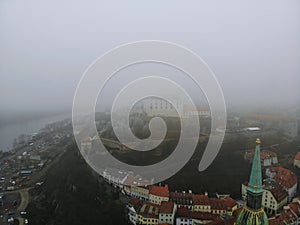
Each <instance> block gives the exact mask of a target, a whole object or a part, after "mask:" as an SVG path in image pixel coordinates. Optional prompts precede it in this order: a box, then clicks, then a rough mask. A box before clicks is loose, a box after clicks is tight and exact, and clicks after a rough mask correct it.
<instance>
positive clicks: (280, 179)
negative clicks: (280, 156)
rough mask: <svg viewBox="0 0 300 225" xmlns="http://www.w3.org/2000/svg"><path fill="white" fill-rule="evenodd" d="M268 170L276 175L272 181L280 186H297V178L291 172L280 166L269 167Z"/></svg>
mask: <svg viewBox="0 0 300 225" xmlns="http://www.w3.org/2000/svg"><path fill="white" fill-rule="evenodd" d="M269 170H270V171H271V172H273V173H276V175H275V176H274V178H273V179H274V180H275V181H276V182H277V183H279V184H280V185H282V186H285V187H287V188H291V187H293V186H294V185H295V184H297V176H296V174H294V173H293V172H292V171H290V170H288V169H286V168H283V167H280V166H278V167H270V168H269Z"/></svg>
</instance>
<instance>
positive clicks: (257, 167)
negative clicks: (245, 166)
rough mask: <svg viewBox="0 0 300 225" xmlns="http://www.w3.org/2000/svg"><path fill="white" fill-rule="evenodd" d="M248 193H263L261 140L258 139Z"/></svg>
mask: <svg viewBox="0 0 300 225" xmlns="http://www.w3.org/2000/svg"><path fill="white" fill-rule="evenodd" d="M247 190H248V191H251V192H252V193H262V192H263V189H262V177H261V160H260V139H256V147H255V153H254V157H253V162H252V169H251V175H250V180H249V186H248V188H247Z"/></svg>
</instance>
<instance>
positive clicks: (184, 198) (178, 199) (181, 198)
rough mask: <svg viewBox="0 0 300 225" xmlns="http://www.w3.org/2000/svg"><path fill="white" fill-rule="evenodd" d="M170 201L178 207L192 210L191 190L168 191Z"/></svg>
mask: <svg viewBox="0 0 300 225" xmlns="http://www.w3.org/2000/svg"><path fill="white" fill-rule="evenodd" d="M170 201H172V202H174V203H176V205H177V207H178V208H182V207H184V208H188V209H189V210H193V194H192V192H188V193H187V192H185V191H183V192H170Z"/></svg>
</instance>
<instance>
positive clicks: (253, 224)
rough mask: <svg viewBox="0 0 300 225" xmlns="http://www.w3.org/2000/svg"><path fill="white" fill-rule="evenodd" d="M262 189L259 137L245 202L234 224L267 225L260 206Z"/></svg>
mask: <svg viewBox="0 0 300 225" xmlns="http://www.w3.org/2000/svg"><path fill="white" fill-rule="evenodd" d="M262 195H263V189H262V176H261V161H260V139H256V146H255V153H254V157H253V162H252V168H251V175H250V180H249V185H248V188H247V204H246V205H245V206H244V207H243V209H242V210H241V212H240V213H239V214H238V216H237V220H236V222H235V225H268V224H269V222H268V218H267V215H266V213H265V211H264V209H263V207H262V204H261V201H262Z"/></svg>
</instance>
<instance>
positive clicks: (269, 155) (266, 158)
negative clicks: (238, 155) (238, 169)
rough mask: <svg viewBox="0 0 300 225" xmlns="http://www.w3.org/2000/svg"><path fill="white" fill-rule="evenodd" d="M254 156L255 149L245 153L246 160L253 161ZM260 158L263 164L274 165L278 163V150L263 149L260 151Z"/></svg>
mask: <svg viewBox="0 0 300 225" xmlns="http://www.w3.org/2000/svg"><path fill="white" fill-rule="evenodd" d="M253 157H254V151H246V152H245V155H244V159H245V160H249V161H250V162H251V163H252V160H253ZM260 159H261V165H262V166H272V165H277V164H278V158H277V154H276V152H273V151H270V150H262V151H261V152H260Z"/></svg>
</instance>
